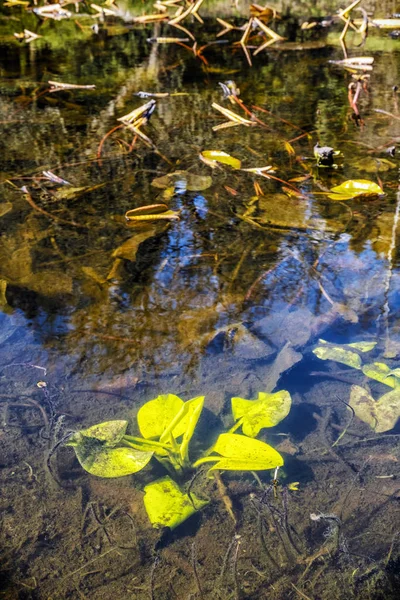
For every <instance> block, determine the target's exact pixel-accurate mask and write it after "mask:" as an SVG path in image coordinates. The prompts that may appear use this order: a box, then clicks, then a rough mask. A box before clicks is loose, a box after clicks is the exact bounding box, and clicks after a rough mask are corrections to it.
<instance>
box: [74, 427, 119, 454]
mask: <svg viewBox="0 0 400 600" xmlns="http://www.w3.org/2000/svg"><path fill="white" fill-rule="evenodd" d="M127 426H128V421H105V422H104V423H99V424H98V425H92V427H88V428H87V429H81V431H79V432H78V436H79V437H78V439H80V438H81V436H85V437H88V438H95V439H96V440H99V441H100V442H103V444H104V445H105V446H109V447H110V448H113V447H114V446H116V445H117V444H119V442H120V441H121V440H122V438H123V436H124V435H125V432H126V428H127ZM72 441H73V438H70V441H69V445H70V446H72V445H73V444H72Z"/></svg>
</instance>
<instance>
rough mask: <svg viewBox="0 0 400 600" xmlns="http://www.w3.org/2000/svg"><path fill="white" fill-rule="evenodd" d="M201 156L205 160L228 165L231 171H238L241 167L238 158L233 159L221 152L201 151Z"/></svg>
mask: <svg viewBox="0 0 400 600" xmlns="http://www.w3.org/2000/svg"><path fill="white" fill-rule="evenodd" d="M201 156H202V157H203V158H205V159H206V160H212V161H214V162H218V163H222V164H224V165H229V166H230V167H232V168H233V169H240V167H241V166H242V163H241V162H240V160H239V159H238V158H234V157H233V156H230V154H227V153H226V152H223V151H222V150H203V152H202V153H201Z"/></svg>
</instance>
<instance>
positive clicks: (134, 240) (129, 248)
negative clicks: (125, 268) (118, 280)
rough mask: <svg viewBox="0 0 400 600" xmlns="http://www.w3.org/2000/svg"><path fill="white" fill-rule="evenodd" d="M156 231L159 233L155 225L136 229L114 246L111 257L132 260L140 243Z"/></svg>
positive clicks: (134, 258) (155, 233) (152, 235)
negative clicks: (118, 244) (133, 233)
mask: <svg viewBox="0 0 400 600" xmlns="http://www.w3.org/2000/svg"><path fill="white" fill-rule="evenodd" d="M158 233H160V230H159V229H158V228H157V226H156V225H148V226H147V227H146V228H145V229H144V230H142V231H138V232H137V233H136V234H135V235H134V236H133V237H131V238H129V239H127V240H125V242H124V243H123V244H121V246H119V247H118V248H116V249H115V250H114V252H113V253H112V255H111V256H112V258H124V259H125V260H129V261H132V262H134V261H135V260H136V254H137V251H138V249H139V246H140V244H142V243H143V242H145V241H146V240H148V239H149V238H151V237H154V236H155V235H157V234H158Z"/></svg>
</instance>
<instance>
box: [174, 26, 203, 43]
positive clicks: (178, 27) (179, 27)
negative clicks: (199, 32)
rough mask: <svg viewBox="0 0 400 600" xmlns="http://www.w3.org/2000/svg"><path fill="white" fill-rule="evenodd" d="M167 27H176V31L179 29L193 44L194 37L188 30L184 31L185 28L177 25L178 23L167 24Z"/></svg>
mask: <svg viewBox="0 0 400 600" xmlns="http://www.w3.org/2000/svg"><path fill="white" fill-rule="evenodd" d="M168 25H172V27H176V28H177V29H180V30H181V31H183V32H184V33H186V35H188V36H189V37H190V39H191V40H193V41H194V42H195V41H196V38H195V37H194V35H193V34H192V33H191V32H190V31H189V29H186V27H184V26H183V25H179V24H178V23H168Z"/></svg>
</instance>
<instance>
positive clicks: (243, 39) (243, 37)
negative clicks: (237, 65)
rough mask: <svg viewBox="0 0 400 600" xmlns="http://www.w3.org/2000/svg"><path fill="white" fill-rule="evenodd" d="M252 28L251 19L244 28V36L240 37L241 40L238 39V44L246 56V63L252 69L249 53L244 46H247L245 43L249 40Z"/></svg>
mask: <svg viewBox="0 0 400 600" xmlns="http://www.w3.org/2000/svg"><path fill="white" fill-rule="evenodd" d="M252 26H253V19H249V22H248V23H247V27H246V29H245V31H244V34H243V36H242V37H241V39H240V41H239V44H240V46H241V47H242V49H243V52H244V53H245V55H246V58H247V62H248V63H249V65H250V67H252V66H253V63H252V62H251V57H250V53H249V51H248V50H247V46H246V44H247V41H248V39H249V36H250V31H251V28H252Z"/></svg>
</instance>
